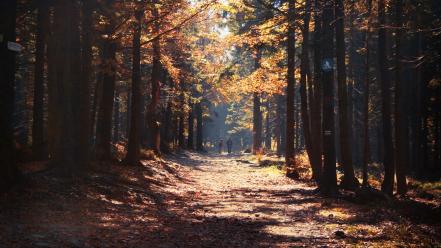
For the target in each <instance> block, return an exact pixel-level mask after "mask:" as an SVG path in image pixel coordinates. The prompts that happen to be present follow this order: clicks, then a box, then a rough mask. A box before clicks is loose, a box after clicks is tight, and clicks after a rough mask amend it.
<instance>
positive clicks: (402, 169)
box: [394, 0, 409, 195]
mask: <svg viewBox="0 0 441 248" xmlns="http://www.w3.org/2000/svg"><path fill="white" fill-rule="evenodd" d="M394 6H395V26H396V27H397V28H396V31H395V149H396V160H395V167H396V175H397V192H398V194H400V195H402V194H406V192H407V182H406V171H407V169H408V162H409V161H408V154H409V146H408V138H409V133H408V130H407V128H408V127H407V117H406V109H405V102H404V101H405V98H404V94H403V83H404V82H405V81H404V80H403V79H402V65H401V60H402V55H401V49H402V44H401V35H402V28H403V27H402V25H403V23H402V18H403V17H402V15H403V1H402V0H395V4H394Z"/></svg>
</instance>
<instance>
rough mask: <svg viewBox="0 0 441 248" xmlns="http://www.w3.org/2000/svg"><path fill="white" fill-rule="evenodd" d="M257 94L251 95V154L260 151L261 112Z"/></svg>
mask: <svg viewBox="0 0 441 248" xmlns="http://www.w3.org/2000/svg"><path fill="white" fill-rule="evenodd" d="M260 106H261V102H260V96H259V93H257V92H255V93H254V94H253V154H257V153H259V152H260V150H261V149H262V111H261V110H260Z"/></svg>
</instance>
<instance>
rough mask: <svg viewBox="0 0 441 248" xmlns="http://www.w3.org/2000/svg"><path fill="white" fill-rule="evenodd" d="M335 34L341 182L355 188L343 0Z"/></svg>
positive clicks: (337, 3) (339, 0)
mask: <svg viewBox="0 0 441 248" xmlns="http://www.w3.org/2000/svg"><path fill="white" fill-rule="evenodd" d="M334 7H335V15H336V17H335V18H336V21H335V34H336V48H337V52H336V54H337V82H338V110H339V114H338V117H339V126H340V129H339V130H340V153H341V164H342V166H343V170H344V177H343V179H342V181H341V183H340V185H341V186H342V187H343V188H346V189H354V188H356V187H358V185H359V182H358V180H357V179H356V178H355V174H354V168H353V166H352V149H351V128H350V127H351V124H350V123H351V120H349V118H348V105H349V104H351V103H349V102H348V89H347V83H346V63H345V60H346V50H345V35H344V17H345V14H344V3H343V0H335V6H334Z"/></svg>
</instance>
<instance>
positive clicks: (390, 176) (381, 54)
mask: <svg viewBox="0 0 441 248" xmlns="http://www.w3.org/2000/svg"><path fill="white" fill-rule="evenodd" d="M385 8H386V6H385V0H379V1H378V24H379V29H378V66H379V68H380V73H379V81H380V83H381V99H382V103H381V110H382V111H381V116H382V123H383V143H384V152H383V156H384V157H383V164H384V180H383V184H382V185H381V190H382V191H383V192H384V193H386V194H388V195H392V194H393V190H394V174H395V164H394V145H393V141H392V123H391V101H390V98H391V93H390V82H389V81H390V80H389V72H388V67H389V66H388V64H387V61H388V58H387V53H386V47H387V44H386V42H387V40H386V27H385V25H386V13H385Z"/></svg>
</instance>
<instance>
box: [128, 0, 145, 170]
mask: <svg viewBox="0 0 441 248" xmlns="http://www.w3.org/2000/svg"><path fill="white" fill-rule="evenodd" d="M143 15H144V10H143V9H142V8H141V7H140V6H139V5H138V6H137V9H136V10H135V18H136V22H135V27H134V33H133V61H132V63H133V65H132V92H131V93H132V102H131V105H132V106H131V114H130V118H131V120H130V130H129V144H128V149H127V155H126V157H125V159H124V160H125V161H124V162H125V163H127V164H131V165H138V164H139V159H140V144H141V140H140V135H141V85H140V84H141V66H140V65H141V63H140V62H141V27H142V18H143Z"/></svg>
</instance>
